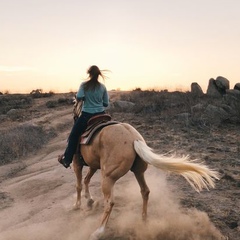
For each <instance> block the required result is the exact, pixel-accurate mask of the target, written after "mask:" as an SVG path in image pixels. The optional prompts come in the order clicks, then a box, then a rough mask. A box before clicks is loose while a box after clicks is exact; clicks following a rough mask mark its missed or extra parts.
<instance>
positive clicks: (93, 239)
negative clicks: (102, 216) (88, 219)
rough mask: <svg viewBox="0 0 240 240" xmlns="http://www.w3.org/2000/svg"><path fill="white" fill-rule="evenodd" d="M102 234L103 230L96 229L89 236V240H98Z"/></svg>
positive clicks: (101, 228)
mask: <svg viewBox="0 0 240 240" xmlns="http://www.w3.org/2000/svg"><path fill="white" fill-rule="evenodd" d="M103 234H104V228H103V227H100V228H98V229H97V230H96V231H95V232H94V233H92V234H91V236H90V238H89V240H99V239H100V238H101V237H102V236H103Z"/></svg>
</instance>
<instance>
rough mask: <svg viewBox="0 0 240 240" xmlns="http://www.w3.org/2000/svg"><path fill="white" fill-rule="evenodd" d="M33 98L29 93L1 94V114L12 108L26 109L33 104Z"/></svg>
mask: <svg viewBox="0 0 240 240" xmlns="http://www.w3.org/2000/svg"><path fill="white" fill-rule="evenodd" d="M32 102H33V100H32V98H31V97H30V96H29V95H27V94H9V95H0V114H6V113H7V112H8V111H9V110H11V109H26V108H29V107H31V106H32Z"/></svg>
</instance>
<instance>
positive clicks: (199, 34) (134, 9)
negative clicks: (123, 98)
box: [0, 0, 240, 93]
mask: <svg viewBox="0 0 240 240" xmlns="http://www.w3.org/2000/svg"><path fill="white" fill-rule="evenodd" d="M239 26H240V1H239V0H144V1H143V0H85V1H83V0H0V91H3V92H4V91H6V90H9V91H10V92H11V93H14V92H30V91H31V90H33V89H37V88H41V89H43V90H44V91H50V90H52V91H55V92H67V91H70V90H73V91H76V90H77V89H78V86H79V84H80V82H81V81H82V80H83V79H84V78H85V77H86V70H87V68H88V67H89V66H90V65H93V64H94V65H98V66H99V68H100V69H109V70H111V72H110V73H108V76H109V79H107V80H106V81H105V84H106V86H107V88H108V89H109V90H111V89H121V90H127V89H130V90H131V89H134V88H136V87H140V88H142V89H146V88H148V89H153V88H158V89H165V88H168V89H170V90H171V89H172V90H176V89H178V90H179V89H182V90H190V85H191V83H192V82H198V83H199V85H200V86H201V87H202V88H203V90H204V91H205V90H206V87H207V85H208V81H209V79H210V78H216V77H217V76H224V77H226V78H228V79H229V81H230V87H231V88H233V87H234V85H235V83H237V82H240V69H239V65H240V27H239Z"/></svg>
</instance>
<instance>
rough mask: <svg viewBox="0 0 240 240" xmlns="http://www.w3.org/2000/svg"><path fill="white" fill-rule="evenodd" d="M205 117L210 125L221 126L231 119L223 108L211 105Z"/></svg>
mask: <svg viewBox="0 0 240 240" xmlns="http://www.w3.org/2000/svg"><path fill="white" fill-rule="evenodd" d="M204 115H205V118H206V119H207V121H208V122H209V123H211V124H215V125H219V124H220V123H221V122H223V121H225V120H227V119H229V117H230V116H229V114H228V113H227V112H226V111H225V110H224V109H223V108H221V107H217V106H214V105H211V104H209V105H208V106H207V107H206V109H205V112H204Z"/></svg>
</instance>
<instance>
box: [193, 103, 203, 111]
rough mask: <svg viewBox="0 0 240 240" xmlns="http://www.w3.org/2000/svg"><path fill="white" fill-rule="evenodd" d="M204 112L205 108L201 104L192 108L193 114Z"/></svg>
mask: <svg viewBox="0 0 240 240" xmlns="http://www.w3.org/2000/svg"><path fill="white" fill-rule="evenodd" d="M203 111H204V106H203V104H201V103H198V104H196V105H194V106H192V107H191V112H192V113H196V112H203Z"/></svg>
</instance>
